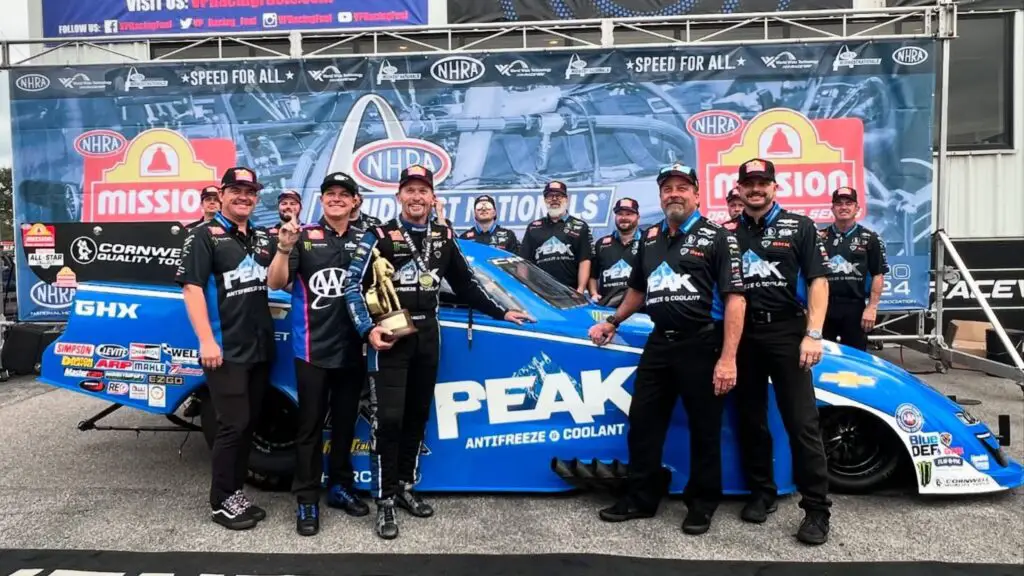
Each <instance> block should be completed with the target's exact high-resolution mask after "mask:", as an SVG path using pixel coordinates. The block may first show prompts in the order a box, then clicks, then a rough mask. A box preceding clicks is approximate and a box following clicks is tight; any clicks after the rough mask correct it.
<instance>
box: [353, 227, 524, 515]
mask: <svg viewBox="0 0 1024 576" xmlns="http://www.w3.org/2000/svg"><path fill="white" fill-rule="evenodd" d="M410 242H411V243H412V244H413V245H414V246H415V247H416V251H415V252H414V251H413V249H412V247H411V246H410ZM374 249H376V250H379V253H380V258H383V259H385V260H387V261H388V262H390V263H391V265H392V266H393V267H394V270H395V271H394V273H393V275H392V281H393V282H394V286H395V291H396V292H397V294H398V298H399V302H400V304H401V307H402V308H404V309H406V310H408V311H409V314H410V316H411V317H412V320H413V322H414V324H415V326H416V328H417V329H418V332H416V333H414V334H411V335H408V336H405V337H404V338H401V339H400V340H398V341H397V342H395V343H394V346H393V347H392V348H391V349H389V350H383V351H380V352H378V351H376V350H374V349H373V347H372V346H368V347H367V369H368V371H369V384H370V412H371V414H372V420H373V422H372V425H371V430H372V431H373V432H372V437H371V441H370V446H371V453H372V457H373V463H372V466H371V467H372V469H373V470H372V473H373V484H374V488H373V495H374V497H375V498H376V499H377V500H378V501H379V500H384V499H388V498H391V497H392V496H394V495H395V494H396V493H398V492H400V491H402V490H403V489H406V488H409V487H411V486H412V485H413V484H415V483H416V482H417V481H418V479H419V478H418V476H419V471H418V464H419V454H420V450H421V447H422V442H423V434H424V432H425V429H426V423H427V418H428V416H429V415H430V404H431V401H432V400H433V397H434V385H435V384H436V383H437V365H438V360H439V354H440V350H439V345H440V326H439V325H438V322H437V308H438V293H439V290H440V287H441V279H442V278H443V279H445V280H447V281H448V284H449V285H450V286H451V287H452V289H453V290H454V291H455V293H456V294H457V295H459V296H461V297H462V298H463V299H464V300H465V301H466V302H467V303H468V304H470V305H471V306H473V307H474V308H477V309H478V310H481V311H482V312H484V313H485V314H487V315H489V316H491V317H493V318H496V319H502V318H504V316H505V313H506V312H507V310H506V309H505V308H504V307H502V306H501V305H500V304H499V303H497V302H496V301H494V300H493V299H491V298H490V296H488V294H487V292H486V291H485V290H484V289H483V288H482V287H481V285H480V284H479V283H478V282H477V280H476V277H475V276H474V274H473V272H472V269H470V267H469V264H468V263H467V262H466V259H465V257H464V256H463V255H462V250H461V249H460V248H459V245H458V241H457V240H456V239H455V235H454V233H453V232H452V230H451V228H448V227H447V226H441V225H438V224H437V223H435V222H433V221H432V222H430V223H429V224H428V225H427V226H421V225H414V224H410V223H408V222H404V221H403V222H399V220H391V221H390V222H388V223H387V224H384V225H382V226H377V227H374V228H370V229H369V230H367V232H366V234H365V235H364V236H363V239H362V241H361V242H360V243H359V247H358V248H357V249H356V253H355V257H354V258H353V260H352V264H351V266H350V268H349V275H348V279H347V281H346V285H345V301H346V303H347V305H348V308H349V313H350V314H351V316H352V319H353V321H354V323H355V326H356V329H357V331H358V332H359V335H360V336H361V337H362V338H364V339H365V338H366V337H367V336H368V334H369V333H370V329H371V328H373V326H374V321H373V320H372V319H371V318H370V314H369V311H368V309H367V307H366V300H365V297H364V292H365V290H366V289H367V288H368V287H370V285H371V284H372V282H373V276H374V273H373V266H374V262H375V261H376V257H375V256H374V254H373V251H374ZM416 254H418V255H419V257H417V256H416ZM419 258H422V259H423V263H422V264H421V260H420V259H419ZM424 268H426V270H424ZM426 278H429V280H426Z"/></svg>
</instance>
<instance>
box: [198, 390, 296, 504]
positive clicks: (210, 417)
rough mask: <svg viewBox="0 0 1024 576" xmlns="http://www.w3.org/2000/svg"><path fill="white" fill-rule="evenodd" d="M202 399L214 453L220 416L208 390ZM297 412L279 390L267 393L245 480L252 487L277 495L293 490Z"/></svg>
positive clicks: (206, 433)
mask: <svg viewBox="0 0 1024 576" xmlns="http://www.w3.org/2000/svg"><path fill="white" fill-rule="evenodd" d="M199 398H200V401H201V402H202V404H201V416H200V419H201V424H202V428H203V437H204V438H205V439H206V445H207V446H209V447H210V448H211V449H212V448H213V439H214V438H215V437H216V436H217V415H216V412H215V411H214V409H213V402H211V401H210V395H209V392H208V391H207V390H206V389H205V388H204V389H203V391H202V393H201V394H200V396H199ZM296 409H297V407H296V406H295V404H294V403H293V402H292V401H291V399H290V398H288V397H287V396H286V395H285V394H283V393H282V392H281V391H279V390H278V389H277V388H273V387H271V388H269V389H268V390H267V394H266V397H265V398H264V400H263V412H262V413H261V414H260V416H259V420H258V421H257V422H256V428H255V430H253V435H252V447H251V449H250V452H249V475H248V478H247V480H246V481H247V482H248V483H249V484H250V485H252V486H255V487H256V488H259V489H261V490H267V491H275V492H276V491H283V490H288V489H290V487H291V482H292V475H293V474H294V472H295V431H296V423H297V412H296Z"/></svg>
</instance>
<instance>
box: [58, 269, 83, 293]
mask: <svg viewBox="0 0 1024 576" xmlns="http://www.w3.org/2000/svg"><path fill="white" fill-rule="evenodd" d="M53 285H54V286H56V287H58V288H63V289H65V290H67V289H69V288H77V287H78V276H77V275H75V271H74V270H72V269H71V268H68V267H67V266H65V267H63V268H61V269H60V272H57V279H56V280H55V281H54V283H53ZM71 294H72V295H73V294H74V291H72V292H71Z"/></svg>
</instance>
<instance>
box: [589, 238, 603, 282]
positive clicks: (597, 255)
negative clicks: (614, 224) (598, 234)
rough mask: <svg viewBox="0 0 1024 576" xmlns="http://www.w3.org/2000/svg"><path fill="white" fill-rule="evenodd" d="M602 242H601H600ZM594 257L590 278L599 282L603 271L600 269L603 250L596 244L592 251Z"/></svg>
mask: <svg viewBox="0 0 1024 576" xmlns="http://www.w3.org/2000/svg"><path fill="white" fill-rule="evenodd" d="M598 242H600V240H598ZM591 250H592V252H591V254H592V255H593V264H591V266H590V278H591V279H593V280H599V279H600V278H601V271H600V270H598V268H600V267H601V248H600V246H599V245H598V244H597V243H595V244H594V245H593V248H592V249H591Z"/></svg>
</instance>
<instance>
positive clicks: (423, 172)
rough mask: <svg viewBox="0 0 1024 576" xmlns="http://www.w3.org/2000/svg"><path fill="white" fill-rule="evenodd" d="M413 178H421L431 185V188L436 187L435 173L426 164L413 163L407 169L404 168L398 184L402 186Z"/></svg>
mask: <svg viewBox="0 0 1024 576" xmlns="http://www.w3.org/2000/svg"><path fill="white" fill-rule="evenodd" d="M413 180H419V181H420V182H423V183H424V184H426V185H427V186H430V189H431V190H433V189H434V173H433V172H431V171H430V169H429V168H427V167H426V166H421V165H419V164H413V165H412V166H409V167H408V168H406V169H405V170H402V174H401V176H400V177H399V179H398V186H399V188H401V187H402V186H405V185H406V184H408V183H409V182H411V181H413Z"/></svg>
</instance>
